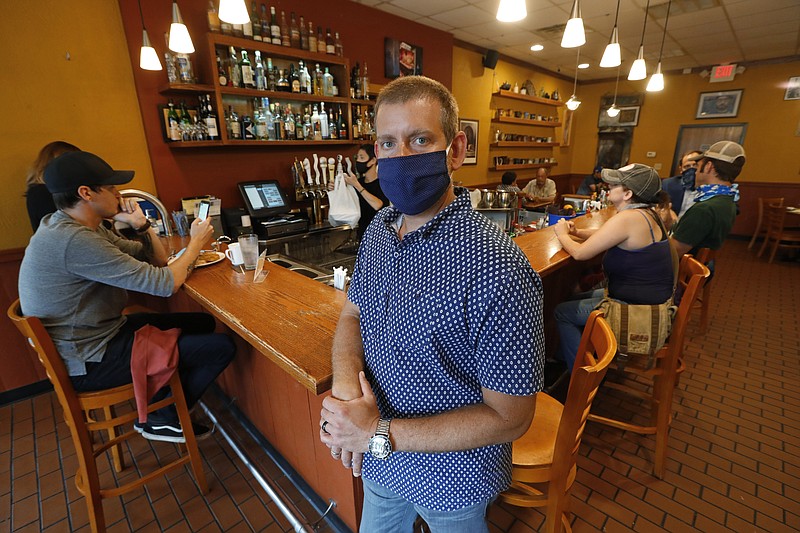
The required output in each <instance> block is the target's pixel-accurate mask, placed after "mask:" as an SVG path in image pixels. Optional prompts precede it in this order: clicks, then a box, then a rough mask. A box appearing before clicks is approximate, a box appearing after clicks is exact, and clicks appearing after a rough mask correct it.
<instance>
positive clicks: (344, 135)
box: [339, 107, 347, 140]
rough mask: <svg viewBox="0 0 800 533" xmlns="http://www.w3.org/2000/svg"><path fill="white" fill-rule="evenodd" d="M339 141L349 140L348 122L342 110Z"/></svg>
mask: <svg viewBox="0 0 800 533" xmlns="http://www.w3.org/2000/svg"><path fill="white" fill-rule="evenodd" d="M339 139H342V140H344V139H347V121H346V120H345V119H344V113H342V108H341V107H340V108H339Z"/></svg>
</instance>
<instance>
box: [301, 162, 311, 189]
mask: <svg viewBox="0 0 800 533" xmlns="http://www.w3.org/2000/svg"><path fill="white" fill-rule="evenodd" d="M303 168H304V169H305V171H306V178H307V180H308V183H309V185H310V184H311V162H310V161H309V160H308V158H307V157H306V158H305V159H303ZM300 182H301V183H303V180H300ZM305 188H306V187H305V184H303V189H304V190H305Z"/></svg>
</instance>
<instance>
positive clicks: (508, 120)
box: [492, 117, 561, 128]
mask: <svg viewBox="0 0 800 533" xmlns="http://www.w3.org/2000/svg"><path fill="white" fill-rule="evenodd" d="M492 122H504V123H506V124H521V125H523V126H543V127H545V128H557V127H559V126H561V122H554V121H550V120H531V119H529V118H515V117H496V118H493V119H492Z"/></svg>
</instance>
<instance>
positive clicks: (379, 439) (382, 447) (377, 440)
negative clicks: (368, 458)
mask: <svg viewBox="0 0 800 533" xmlns="http://www.w3.org/2000/svg"><path fill="white" fill-rule="evenodd" d="M369 453H371V454H372V456H373V457H375V458H376V459H386V458H387V457H389V455H390V454H391V453H392V443H391V441H389V437H386V436H384V435H375V436H373V437H372V438H371V439H369Z"/></svg>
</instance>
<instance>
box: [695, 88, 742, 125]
mask: <svg viewBox="0 0 800 533" xmlns="http://www.w3.org/2000/svg"><path fill="white" fill-rule="evenodd" d="M743 92H744V89H736V90H733V91H719V92H713V93H700V101H699V102H698V103H697V114H696V115H695V117H694V118H732V117H735V116H736V115H738V114H739V103H740V102H741V101H742V93H743Z"/></svg>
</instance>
